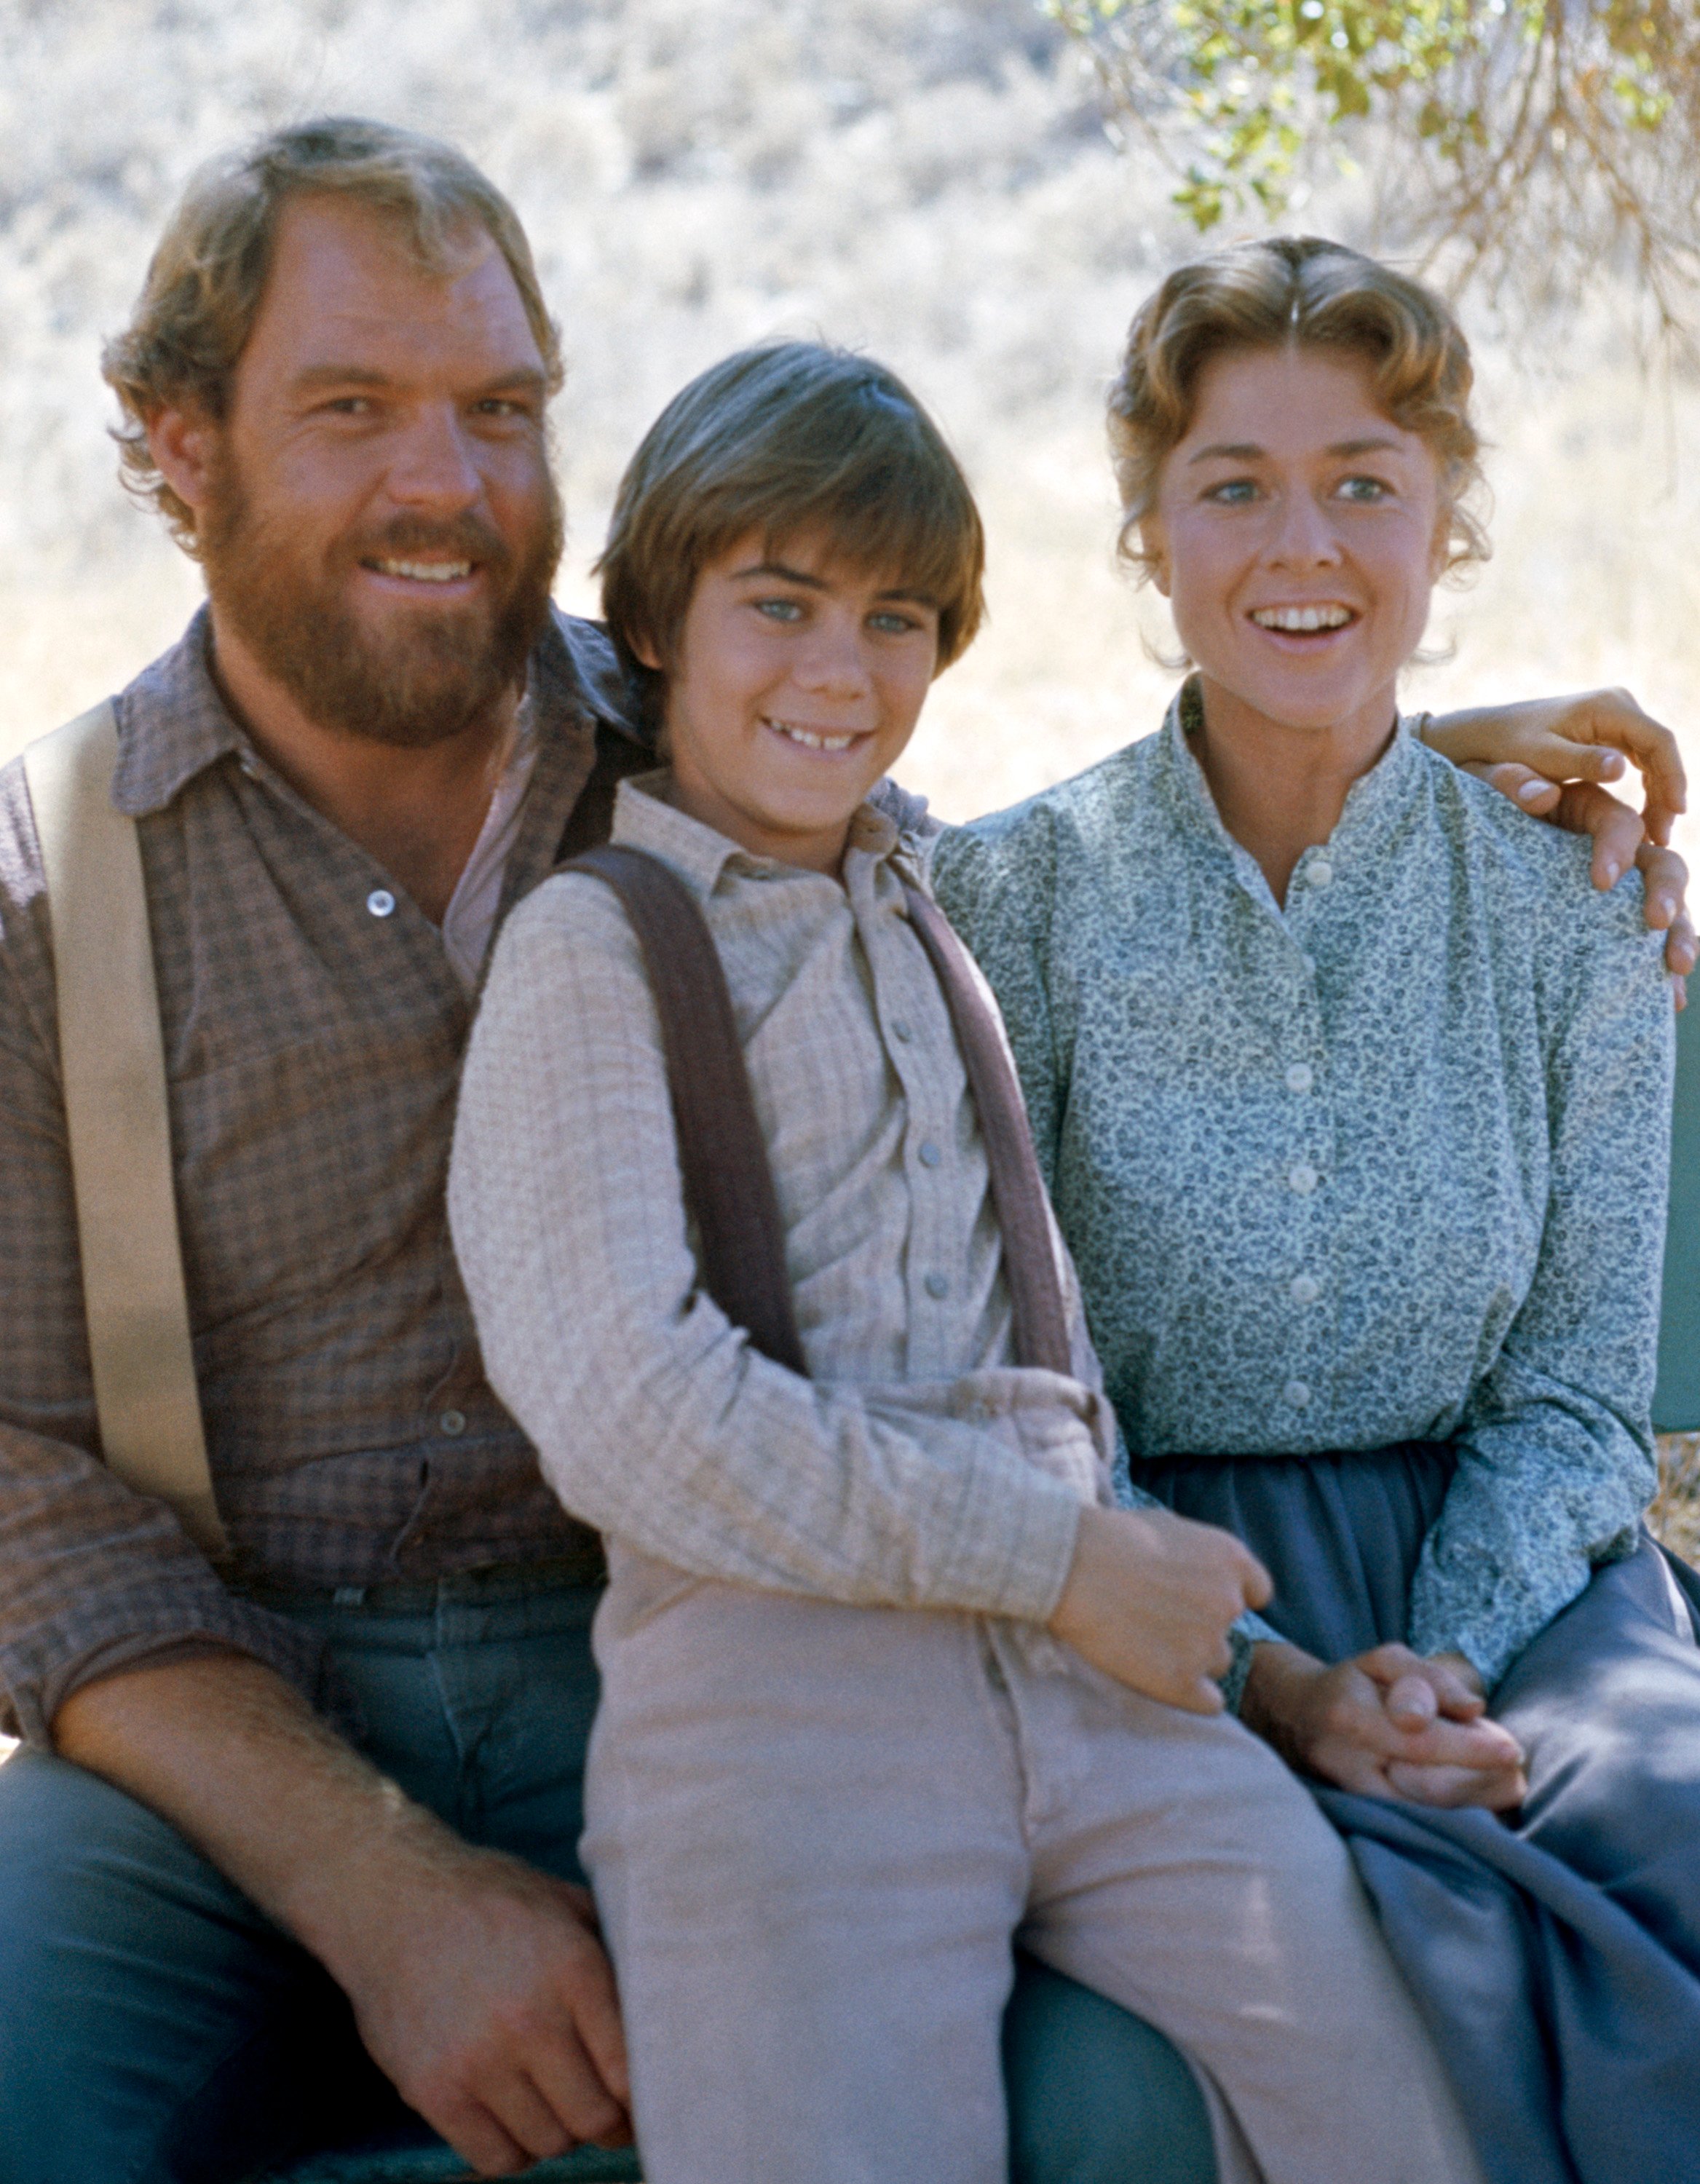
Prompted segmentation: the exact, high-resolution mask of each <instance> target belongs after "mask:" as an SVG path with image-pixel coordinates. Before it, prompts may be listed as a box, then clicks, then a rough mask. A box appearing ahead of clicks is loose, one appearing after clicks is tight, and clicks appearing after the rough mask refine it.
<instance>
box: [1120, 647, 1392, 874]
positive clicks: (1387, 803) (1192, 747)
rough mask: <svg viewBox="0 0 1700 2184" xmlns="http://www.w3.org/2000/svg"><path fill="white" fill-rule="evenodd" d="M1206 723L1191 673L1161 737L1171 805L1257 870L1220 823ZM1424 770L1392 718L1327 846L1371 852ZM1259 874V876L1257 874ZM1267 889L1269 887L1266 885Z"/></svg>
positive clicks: (1236, 858) (1350, 792)
mask: <svg viewBox="0 0 1700 2184" xmlns="http://www.w3.org/2000/svg"><path fill="white" fill-rule="evenodd" d="M1203 721H1204V701H1203V698H1202V696H1201V692H1200V688H1199V681H1198V677H1196V675H1189V676H1188V677H1187V678H1186V680H1185V682H1183V683H1182V684H1181V686H1180V688H1179V690H1177V691H1176V692H1175V694H1174V696H1173V699H1171V700H1170V702H1169V709H1168V715H1167V716H1166V718H1165V719H1164V721H1163V727H1162V739H1163V755H1164V759H1165V761H1166V763H1165V766H1164V772H1165V773H1166V775H1167V777H1168V794H1169V800H1170V803H1171V806H1172V808H1173V809H1174V810H1176V811H1179V814H1180V815H1181V816H1182V817H1183V818H1184V821H1185V822H1186V823H1187V824H1188V825H1189V826H1190V827H1192V828H1193V829H1194V830H1195V831H1196V832H1202V833H1205V834H1206V835H1207V836H1208V837H1209V838H1210V839H1211V840H1212V841H1213V842H1215V843H1216V844H1218V845H1219V846H1220V847H1222V848H1223V849H1225V850H1227V851H1228V852H1229V855H1230V856H1231V857H1232V859H1233V861H1234V863H1235V867H1236V869H1238V868H1239V867H1240V866H1241V865H1242V864H1245V865H1250V866H1251V868H1252V869H1253V870H1256V869H1257V867H1256V864H1255V861H1254V860H1253V859H1251V856H1250V855H1249V853H1248V852H1247V851H1246V850H1244V849H1242V848H1241V846H1240V844H1239V843H1238V842H1236V841H1235V839H1234V838H1233V836H1232V835H1231V834H1229V832H1228V829H1227V828H1226V827H1224V826H1223V823H1222V815H1221V813H1220V812H1219V811H1218V810H1217V808H1216V799H1215V798H1214V797H1213V796H1212V794H1211V793H1210V784H1209V783H1208V782H1207V780H1206V779H1205V777H1204V768H1203V767H1202V766H1201V765H1200V764H1199V761H1198V755H1197V749H1196V744H1195V741H1194V738H1195V737H1196V734H1197V732H1198V730H1199V729H1200V728H1201V727H1202V725H1203ZM1422 771H1423V747H1422V746H1421V744H1419V743H1418V742H1417V740H1416V738H1415V737H1414V735H1413V727H1412V723H1411V721H1409V720H1407V719H1406V718H1405V717H1404V716H1400V717H1399V719H1398V720H1397V721H1396V723H1395V726H1394V732H1393V740H1392V741H1391V743H1390V744H1388V746H1387V748H1386V749H1385V751H1384V752H1383V753H1382V754H1381V756H1380V758H1379V759H1378V760H1376V761H1375V764H1374V766H1371V767H1370V769H1369V771H1368V773H1365V774H1361V775H1360V776H1359V777H1358V778H1357V780H1356V781H1354V782H1353V783H1352V787H1351V788H1350V789H1349V790H1348V791H1347V792H1346V803H1345V805H1344V807H1343V808H1342V810H1341V811H1340V817H1339V819H1338V820H1337V821H1336V822H1335V829H1334V832H1333V833H1332V834H1330V835H1329V846H1330V847H1331V848H1335V849H1341V850H1344V849H1352V850H1373V849H1374V848H1375V847H1376V846H1377V845H1378V844H1379V842H1380V838H1382V837H1383V836H1384V835H1385V833H1387V832H1388V831H1389V829H1391V827H1393V826H1394V825H1395V824H1396V822H1397V819H1398V816H1399V815H1400V813H1401V812H1402V811H1403V810H1404V808H1405V805H1406V804H1407V802H1408V800H1409V799H1410V796H1411V794H1412V792H1413V789H1414V788H1415V786H1416V783H1417V781H1418V779H1419V777H1420V775H1421V773H1422ZM1260 877H1261V875H1260ZM1265 892H1267V888H1266V889H1265Z"/></svg>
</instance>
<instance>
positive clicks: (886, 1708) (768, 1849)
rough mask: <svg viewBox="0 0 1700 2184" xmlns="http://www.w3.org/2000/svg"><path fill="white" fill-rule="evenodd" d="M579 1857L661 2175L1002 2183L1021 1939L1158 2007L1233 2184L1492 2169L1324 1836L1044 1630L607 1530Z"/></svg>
mask: <svg viewBox="0 0 1700 2184" xmlns="http://www.w3.org/2000/svg"><path fill="white" fill-rule="evenodd" d="M610 1563H611V1565H612V1581H611V1583H610V1587H609V1591H608V1594H607V1596H606V1598H605V1602H604V1603H603V1606H602V1608H601V1610H600V1613H599V1616H598V1619H597V1626H596V1644H597V1653H598V1658H599V1661H600V1663H601V1668H602V1674H603V1698H602V1710H601V1713H600V1715H599V1719H598V1722H597V1726H596V1729H595V1731H594V1736H593V1739H592V1744H591V1757H590V1765H589V1774H588V1784H587V1819H588V1825H587V1830H586V1836H585V1841H584V1858H585V1863H586V1864H587V1866H588V1869H589V1871H590V1873H591V1875H592V1877H593V1879H594V1883H595V1889H596V1897H597V1902H598V1904H599V1907H600V1910H601V1915H602V1918H603V1921H604V1924H605V1930H606V1932H607V1936H608V1940H609V1942H610V1947H611V1949H612V1953H613V1956H614V1961H615V1965H616V1970H617V1973H618V1975H619V1980H620V1987H621V2002H622V2006H623V2009H624V2013H625V2017H626V2022H627V2033H628V2036H629V2039H630V2042H631V2048H632V2061H633V2093H634V2102H635V2113H636V2118H637V2126H638V2142H639V2147H640V2150H641V2153H642V2157H643V2163H644V2176H645V2178H646V2179H647V2180H649V2184H1003V2180H1004V2178H1005V2176H1006V2131H1005V2120H1004V2101H1003V2087H1002V2081H1001V2075H1000V2064H999V2027H1000V2018H1001V2014H1002V2010H1003V2006H1004V2003H1005V2000H1006V1996H1007V1994H1008V1992H1009V1986H1010V1980H1011V1961H1010V1951H1011V1944H1012V1941H1013V1940H1014V1939H1015V1937H1017V1936H1019V1937H1020V1939H1021V1941H1022V1942H1023V1945H1024V1946H1025V1947H1027V1948H1028V1949H1029V1950H1030V1951H1031V1952H1032V1953H1034V1955H1035V1956H1037V1957H1040V1958H1042V1959H1044V1960H1045V1962H1046V1963H1048V1964H1052V1965H1054V1966H1055V1967H1056V1969H1057V1970H1060V1971H1062V1972H1065V1973H1067V1974H1068V1975H1070V1976H1071V1977H1073V1978H1074V1979H1077V1980H1079V1981H1083V1982H1084V1983H1085V1984H1086V1985H1087V1986H1092V1987H1095V1988H1097V1989H1098V1990H1099V1991H1100V1992H1101V1993H1103V1994H1106V1995H1107V1996H1109V1997H1112V1999H1113V2000H1115V2001H1117V2002H1118V2003H1123V2004H1124V2005H1125V2006H1126V2007H1127V2008H1128V2009H1131V2010H1134V2011H1135V2012H1137V2013H1138V2014H1139V2015H1140V2016H1141V2017H1144V2018H1146V2019H1148V2020H1150V2021H1151V2023H1153V2024H1155V2025H1159V2026H1160V2027H1161V2028H1162V2030H1163V2031H1165V2032H1167V2033H1168V2035H1169V2036H1170V2037H1171V2038H1172V2039H1173V2040H1174V2041H1175V2042H1177V2044H1178V2045H1179V2047H1180V2048H1182V2050H1183V2051H1184V2053H1185V2054H1186V2055H1187V2056H1188V2058H1189V2059H1190V2061H1191V2063H1192V2064H1193V2067H1194V2068H1195V2070H1196V2071H1197V2073H1198V2075H1199V2078H1200V2081H1201V2084H1202V2085H1203V2087H1204V2088H1205V2091H1206V2094H1207V2098H1208V2099H1209V2101H1210V2103H1211V2108H1212V2117H1213V2119H1214V2122H1215V2126H1216V2136H1217V2150H1218V2162H1219V2164H1220V2167H1221V2172H1222V2178H1223V2184H1253V2180H1257V2179H1258V2178H1260V2177H1261V2178H1262V2179H1265V2180H1267V2184H1479V2178H1480V2172H1479V2170H1477V2167H1476V2165H1475V2162H1474V2157H1473V2156H1472V2154H1471V2153H1470V2151H1469V2145H1468V2142H1467V2141H1466V2139H1465V2137H1464V2133H1463V2126H1462V2124H1461V2122H1460V2121H1459V2119H1458V2112H1457V2109H1456V2107H1455V2105H1454V2103H1453V2100H1452V2094H1451V2092H1450V2090H1449V2088H1448V2087H1447V2085H1446V2081H1445V2079H1444V2078H1443V2077H1442V2075H1441V2068H1440V2065H1439V2063H1438V2062H1437V2060H1436V2059H1435V2054H1434V2053H1433V2051H1432V2049H1431V2048H1430V2044H1429V2042H1428V2039H1427V2037H1426V2036H1425V2035H1424V2032H1423V2031H1422V2029H1421V2027H1420V2025H1419V2022H1418V2020H1417V2018H1416V2015H1415V2013H1414V2011H1413V2008H1412V2005H1411V2003H1410V2001H1409V1999H1408V1997H1407V1993H1406V1991H1405V1989H1404V1987H1403V1986H1402V1983H1401V1981H1400V1979H1399V1976H1398V1974H1397V1973H1396V1971H1395V1970H1394V1969H1393V1966H1392V1964H1391V1961H1390V1960H1389V1958H1388V1957H1387V1955H1386V1953H1385V1950H1384V1948H1383V1947H1382V1945H1381V1942H1380V1939H1379V1937H1378V1936H1377V1933H1376V1931H1375V1928H1374V1922H1373V1920H1372V1918H1371V1915H1370V1913H1369V1910H1368V1906H1367V1904H1366V1903H1365V1901H1364V1898H1363V1895H1362V1893H1361V1892H1360V1890H1359V1888H1358V1886H1357V1881H1356V1880H1355V1879H1354V1877H1353V1875H1352V1869H1351V1866H1350V1864H1349V1862H1348V1860H1347V1858H1346V1853H1345V1851H1344V1849H1343V1848H1342V1847H1341V1845H1340V1841H1339V1840H1338V1838H1337V1837H1336V1836H1335V1834H1334V1832H1333V1830H1331V1829H1330V1828H1329V1825H1328V1824H1327V1822H1326V1821H1325V1820H1324V1819H1323V1818H1322V1816H1321V1814H1319V1813H1318V1810H1317V1808H1316V1807H1315V1805H1314V1804H1313V1802H1312V1801H1311V1799H1310V1797H1308V1796H1307V1793H1306V1792H1305V1791H1304V1790H1303V1788H1302V1787H1301V1786H1300V1784H1299V1783H1298V1782H1297V1781H1296V1780H1294V1778H1293V1777H1292V1776H1291V1775H1290V1774H1289V1773H1288V1772H1287V1770H1286V1769H1285V1767H1283V1766H1282V1765H1281V1763H1280V1762H1279V1760H1278V1759H1277V1758H1275V1757H1274V1754H1273V1753H1272V1752H1269V1751H1268V1749H1267V1748H1266V1747H1264V1746H1263V1745H1262V1744H1261V1743H1260V1742H1259V1741H1257V1739H1256V1738H1255V1737H1253V1736H1251V1735H1250V1733H1249V1732H1248V1731H1246V1730H1244V1729H1242V1728H1241V1727H1240V1725H1239V1724H1238V1723H1236V1722H1234V1721H1231V1720H1228V1719H1223V1718H1222V1717H1219V1716H1218V1717H1208V1718H1207V1717H1202V1716H1199V1715H1195V1714H1189V1713H1180V1712H1179V1711H1178V1710H1176V1709H1175V1708H1169V1707H1164V1706H1160V1705H1158V1704H1157V1703H1155V1702H1152V1701H1150V1700H1146V1699H1142V1698H1140V1697H1137V1696H1136V1695H1134V1693H1132V1692H1130V1691H1124V1690H1123V1689H1122V1688H1121V1687H1120V1686H1119V1685H1116V1684H1113V1683H1112V1682H1111V1681H1110V1680H1108V1679H1106V1678H1105V1677H1103V1676H1101V1675H1100V1674H1097V1672H1096V1671H1095V1670H1094V1669H1090V1668H1088V1667H1087V1666H1086V1665H1085V1664H1084V1663H1083V1662H1082V1661H1081V1660H1080V1659H1079V1657H1078V1656H1077V1655H1075V1654H1073V1652H1069V1651H1067V1649H1065V1648H1064V1647H1062V1646H1059V1645H1058V1644H1057V1643H1056V1641H1054V1640H1051V1639H1050V1638H1049V1637H1047V1636H1045V1635H1044V1634H1043V1633H1040V1632H1038V1631H1034V1630H1031V1629H1030V1628H1028V1627H1027V1626H1023V1625H1017V1624H1010V1623H1006V1622H1002V1621H998V1620H995V1619H989V1618H985V1617H981V1616H973V1615H964V1614H951V1613H932V1612H927V1611H921V1610H917V1611H904V1610H899V1609H891V1608H860V1607H839V1606H838V1605H835V1604H833V1603H831V1602H821V1601H817V1600H809V1599H803V1598H800V1597H797V1596H793V1595H789V1594H782V1593H768V1592H759V1591H753V1590H745V1589H742V1588H739V1587H736V1586H733V1585H725V1584H721V1583H717V1582H713V1581H709V1580H694V1579H691V1578H688V1577H686V1576H684V1575H683V1574H681V1573H680V1572H678V1571H677V1570H674V1569H672V1568H668V1567H667V1566H666V1565H665V1564H662V1563H656V1562H653V1561H650V1560H648V1559H647V1558H644V1557H640V1556H637V1555H635V1554H633V1553H632V1552H630V1551H628V1550H626V1549H624V1548H621V1546H618V1545H617V1544H616V1545H615V1546H613V1547H612V1548H611V1550H610Z"/></svg>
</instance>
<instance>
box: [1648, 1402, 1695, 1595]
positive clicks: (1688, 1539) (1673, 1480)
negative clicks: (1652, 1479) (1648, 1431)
mask: <svg viewBox="0 0 1700 2184" xmlns="http://www.w3.org/2000/svg"><path fill="white" fill-rule="evenodd" d="M1658 1473H1659V1479H1658V1495H1657V1496H1655V1498H1654V1501H1653V1507H1652V1508H1651V1509H1649V1510H1648V1511H1647V1523H1648V1524H1650V1525H1651V1526H1652V1527H1653V1534H1654V1535H1655V1537H1657V1538H1658V1539H1660V1540H1662V1541H1664V1544H1665V1546H1667V1547H1669V1549H1670V1551H1671V1552H1672V1553H1673V1554H1676V1555H1680V1556H1681V1557H1682V1558H1683V1560H1684V1561H1685V1562H1691V1563H1695V1564H1696V1565H1697V1567H1700V1433H1692V1434H1666V1435H1664V1436H1663V1438H1662V1439H1661V1440H1660V1441H1659V1444H1658Z"/></svg>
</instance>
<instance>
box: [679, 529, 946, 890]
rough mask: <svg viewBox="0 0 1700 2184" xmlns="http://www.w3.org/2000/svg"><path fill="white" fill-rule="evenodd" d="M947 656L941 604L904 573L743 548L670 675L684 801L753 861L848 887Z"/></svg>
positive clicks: (728, 564) (692, 627)
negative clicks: (885, 783)
mask: <svg viewBox="0 0 1700 2184" xmlns="http://www.w3.org/2000/svg"><path fill="white" fill-rule="evenodd" d="M938 653H939V610H938V606H937V604H936V603H935V602H934V600H932V599H925V598H922V597H921V596H920V595H918V594H917V593H915V592H912V591H910V590H907V589H906V588H905V587H904V585H903V583H902V582H901V580H900V578H899V577H896V576H895V574H894V573H893V572H892V571H889V570H887V571H875V572H873V573H872V574H870V573H869V572H868V571H866V570H863V569H859V568H856V567H855V566H853V565H849V564H847V563H845V562H844V561H842V560H838V559H836V558H835V557H834V556H833V552H832V547H831V541H830V539H829V538H827V537H825V536H824V535H823V534H822V533H821V532H814V531H809V532H801V533H799V534H796V535H794V536H793V537H791V538H786V539H783V540H778V539H772V538H766V537H764V536H763V535H762V534H761V532H750V533H749V534H748V535H747V536H746V537H744V538H740V539H738V540H737V541H735V542H734V543H733V545H732V546H731V547H729V548H728V549H727V550H726V551H725V552H724V553H722V554H719V555H717V556H716V558H715V560H712V561H711V562H709V563H708V564H707V565H705V567H704V569H703V571H702V573H701V575H700V577H698V579H697V582H696V588H695V590H694V592H693V593H692V594H691V603H690V605H689V607H688V610H686V614H685V619H684V624H683V628H682V629H681V631H680V633H679V640H678V645H677V656H676V657H675V658H674V660H672V662H671V663H669V664H668V665H667V666H666V670H665V671H666V677H667V695H666V727H667V745H668V749H667V755H668V758H669V760H670V761H671V763H672V768H673V794H674V799H675V801H676V802H677V804H678V805H679V807H680V809H681V810H683V811H687V812H688V813H689V814H690V816H691V817H693V818H694V819H700V820H701V821H702V822H704V824H705V825H706V826H710V827H714V828H715V829H716V831H717V832H718V833H722V834H725V835H727V836H729V837H730V838H731V839H732V840H733V841H735V842H736V843H738V844H739V846H740V847H741V848H743V849H745V850H749V851H750V853H751V854H752V855H756V856H763V857H772V858H776V859H778V861H781V862H783V863H785V864H792V865H803V866H810V867H811V868H812V869H814V870H816V871H818V872H837V870H838V868H839V864H840V863H841V861H842V860H843V856H844V840H845V837H846V835H847V833H848V832H849V827H850V820H851V817H852V816H854V814H855V812H856V807H857V806H858V805H860V804H861V801H862V799H863V798H864V797H865V796H866V795H867V792H868V790H869V789H870V788H872V786H873V784H874V783H875V782H877V781H878V779H879V778H880V777H881V776H882V775H883V774H884V773H886V772H889V770H890V768H891V766H893V765H894V764H895V761H896V760H897V758H898V756H899V755H900V753H901V752H902V750H903V749H904V746H905V745H906V744H907V743H908V741H909V738H910V737H911V735H912V734H913V733H914V729H915V723H916V721H917V719H918V718H919V716H920V712H921V707H922V702H923V700H924V699H925V698H926V695H927V690H928V685H929V684H930V682H932V679H933V675H934V669H935V667H936V666H937V662H938ZM652 664H655V665H659V664H660V663H652Z"/></svg>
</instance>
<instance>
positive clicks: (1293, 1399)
mask: <svg viewBox="0 0 1700 2184" xmlns="http://www.w3.org/2000/svg"><path fill="white" fill-rule="evenodd" d="M1281 1399H1282V1401H1284V1402H1287V1403H1290V1404H1291V1405H1292V1407H1293V1408H1294V1409H1295V1410H1296V1411H1301V1410H1303V1409H1304V1407H1305V1406H1306V1405H1307V1403H1308V1402H1309V1401H1310V1399H1311V1391H1310V1390H1309V1389H1308V1388H1307V1387H1306V1385H1305V1384H1304V1382H1303V1381H1302V1380H1289V1381H1288V1383H1287V1385H1286V1386H1285V1388H1283V1389H1282V1390H1281Z"/></svg>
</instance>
